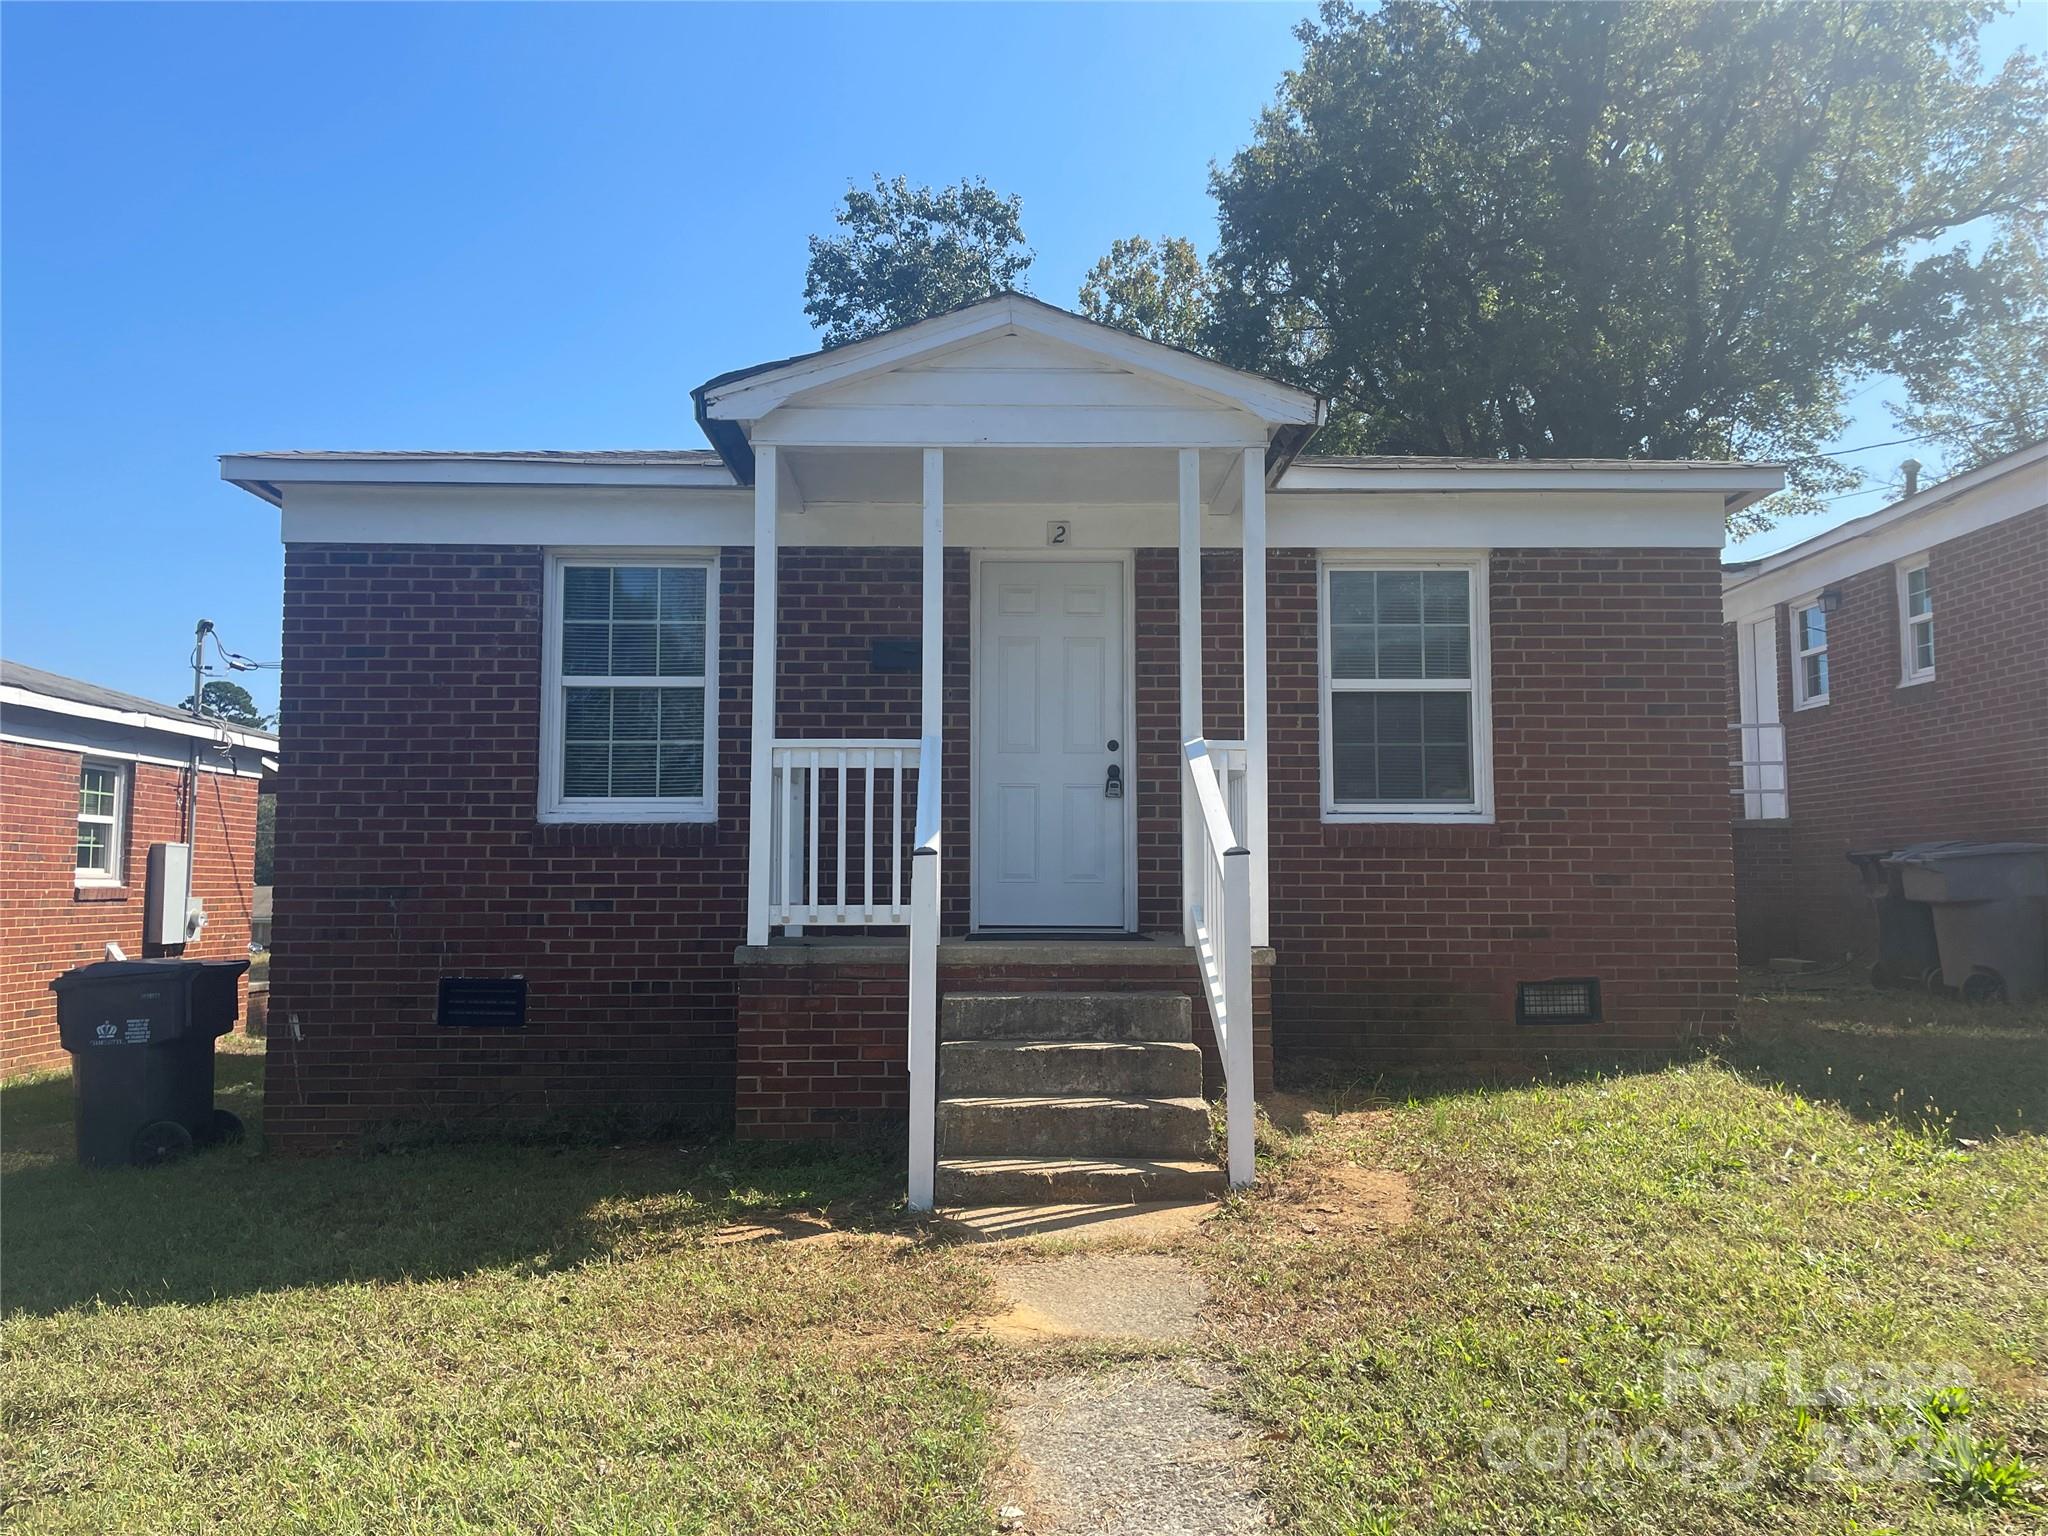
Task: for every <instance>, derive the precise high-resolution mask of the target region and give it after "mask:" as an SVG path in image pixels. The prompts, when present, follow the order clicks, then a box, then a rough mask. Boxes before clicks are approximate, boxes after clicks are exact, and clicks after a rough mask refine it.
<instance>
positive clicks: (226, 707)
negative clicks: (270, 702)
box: [178, 680, 272, 731]
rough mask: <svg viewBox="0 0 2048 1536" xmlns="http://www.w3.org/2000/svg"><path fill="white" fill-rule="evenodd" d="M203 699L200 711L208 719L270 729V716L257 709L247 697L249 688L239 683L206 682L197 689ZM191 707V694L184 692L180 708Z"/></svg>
mask: <svg viewBox="0 0 2048 1536" xmlns="http://www.w3.org/2000/svg"><path fill="white" fill-rule="evenodd" d="M199 697H200V699H201V700H202V701H203V705H202V707H201V709H200V713H201V714H203V715H206V716H207V717H209V718H210V719H214V720H225V721H226V722H227V723H228V724H229V725H246V726H248V727H249V729H251V730H253V731H267V730H269V729H270V722H271V719H272V717H271V716H269V715H266V714H264V713H263V712H262V711H261V710H259V709H257V707H256V701H255V700H254V699H252V698H250V697H249V690H248V689H246V688H244V687H243V686H242V685H241V684H240V683H230V682H227V681H225V680H221V681H215V682H211V683H208V684H207V685H206V686H205V687H203V688H201V689H200V690H199ZM191 707H192V695H191V694H189V693H188V694H186V695H185V698H184V702H183V703H181V704H179V706H178V708H180V709H190V708H191Z"/></svg>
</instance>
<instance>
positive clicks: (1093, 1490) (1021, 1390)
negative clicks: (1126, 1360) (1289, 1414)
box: [998, 1363, 1271, 1536]
mask: <svg viewBox="0 0 2048 1536" xmlns="http://www.w3.org/2000/svg"><path fill="white" fill-rule="evenodd" d="M1223 1382H1224V1377H1223V1376H1222V1374H1221V1373H1220V1372H1218V1371H1216V1369H1215V1368H1214V1367H1213V1366H1197V1365H1194V1364H1191V1363H1177V1364H1160V1363H1145V1364H1138V1365H1127V1366H1120V1367H1117V1368H1115V1369H1110V1370H1101V1371H1077V1372H1070V1373H1066V1374H1062V1375H1058V1376H1049V1377H1045V1378H1043V1379H1041V1380H1038V1381H1033V1382H1027V1383H1024V1384H1023V1385H1021V1386H1019V1387H1018V1388H1017V1389H1016V1393H1015V1396H1014V1397H1013V1399H1012V1401H1011V1403H1010V1406H1009V1408H1008V1409H1007V1411H1006V1412H1005V1415H1004V1417H1005V1420H1006V1422H1007V1423H1008V1425H1009V1428H1010V1432H1011V1434H1012V1435H1014V1436H1015V1437H1016V1442H1017V1449H1018V1459H1019V1466H1018V1469H1017V1470H1016V1471H1015V1473H1014V1474H1013V1476H1012V1481H1011V1483H1010V1486H1009V1488H1008V1489H1007V1490H1006V1491H1004V1492H1002V1493H1000V1494H999V1496H998V1503H999V1504H1005V1505H1015V1506H1017V1507H1018V1508H1021V1509H1022V1510H1023V1511H1024V1518H1023V1520H1022V1521H1021V1522H1019V1523H1017V1524H1015V1525H1013V1526H1011V1527H1010V1528H1011V1529H1014V1530H1018V1531H1024V1532H1029V1533H1031V1536H1250V1533H1253V1532H1263V1531H1266V1530H1269V1529H1270V1528H1271V1527H1270V1525H1269V1523H1268V1520H1267V1518H1266V1509H1265V1504H1264V1502H1263V1500H1262V1499H1261V1497H1260V1494H1259V1490H1258V1484H1257V1480H1256V1475H1255V1473H1254V1471H1253V1468H1252V1465H1251V1461H1250V1457H1251V1442H1252V1438H1253V1434H1254V1432H1253V1431H1251V1430H1249V1429H1247V1428H1246V1427H1245V1426H1244V1425H1243V1424H1241V1423H1239V1422H1238V1421H1237V1420H1235V1419H1233V1418H1231V1417H1230V1416H1229V1415H1227V1414H1225V1413H1222V1412H1220V1411H1218V1410H1217V1409H1216V1408H1215V1406H1214V1395H1215V1392H1216V1389H1217V1388H1218V1387H1219V1386H1221V1385H1223Z"/></svg>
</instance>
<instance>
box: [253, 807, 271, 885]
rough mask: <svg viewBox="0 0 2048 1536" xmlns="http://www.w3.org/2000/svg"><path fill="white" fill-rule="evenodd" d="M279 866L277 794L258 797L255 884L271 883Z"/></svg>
mask: <svg viewBox="0 0 2048 1536" xmlns="http://www.w3.org/2000/svg"><path fill="white" fill-rule="evenodd" d="M276 868H277V796H275V795H258V796H257V797H256V867H255V873H254V874H253V876H252V877H251V883H252V884H255V885H271V884H274V883H275V882H274V881H273V880H272V878H271V876H272V874H273V872H274V871H275V870H276Z"/></svg>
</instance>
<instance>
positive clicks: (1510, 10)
mask: <svg viewBox="0 0 2048 1536" xmlns="http://www.w3.org/2000/svg"><path fill="white" fill-rule="evenodd" d="M1992 13H1993V12H1992V7H1990V6H1989V5H1983V4H1918V5H1854V6H1819V5H1806V4H1799V3H1788V0H1771V3H1761V4H1745V5H1735V4H1727V5H1703V4H1697V3H1693V0H1637V3H1634V4H1630V5H1622V6H1609V5H1587V4H1574V3H1559V0H1547V3H1525V4H1514V5H1484V4H1470V3H1457V0H1444V3H1435V4H1421V3H1413V0H1390V3H1388V4H1386V5H1384V6H1382V7H1381V8H1379V9H1378V10H1377V11H1375V12H1374V13H1373V14H1370V15H1366V14H1362V13H1360V12H1358V11H1355V10H1353V9H1351V8H1349V7H1348V6H1345V5H1343V4H1340V3H1335V0H1331V3H1327V4H1326V5H1325V7H1324V9H1323V11H1322V13H1321V20H1320V22H1310V23H1304V24H1303V25H1302V26H1301V27H1300V28H1299V30H1298V35H1299V37H1300V39H1301V43H1302V47H1303V56H1302V62H1301V66H1300V67H1299V68H1298V69H1296V70H1293V71H1290V72H1289V73H1288V74H1287V75H1286V77H1285V78H1284V80H1283V81H1282V83H1281V87H1280V91H1279V96H1278V99H1277V101H1276V102H1275V103H1274V104H1273V105H1272V106H1271V107H1270V108H1268V109H1267V110H1266V111H1265V113H1264V114H1263V115H1262V116H1261V118H1260V120H1259V124H1258V127H1257V130H1256V133H1255V135H1254V139H1253V142H1252V143H1251V145H1250V146H1249V147H1248V148H1246V149H1244V150H1242V151H1240V152H1239V153H1238V154H1237V155H1236V156H1234V157H1233V158H1232V159H1231V161H1230V162H1229V164H1228V165H1226V166H1223V167H1220V168H1219V169H1217V170H1216V171H1214V172H1213V173H1212V175H1211V190H1212V192H1213V194H1214V196H1215V198H1216V201H1217V209H1218V216H1219V237H1220V238H1219V246H1218V249H1217V252H1216V254H1215V256H1214V258H1213V262H1212V265H1213V267H1214V270H1215V273H1216V276H1217V278H1218V280H1219V288H1218V293H1217V306H1216V320H1215V325H1214V328H1213V330H1212V333H1211V336H1210V338H1209V340H1210V346H1211V349H1212V350H1213V351H1214V352H1215V353H1216V354H1217V355H1219V356H1221V357H1222V358H1223V359H1224V360H1226V361H1229V362H1233V363H1235V364H1238V365H1239V366H1246V367H1254V368H1261V369H1264V370H1266V371H1269V372H1280V373H1284V374H1289V375H1292V376H1294V377H1296V378H1298V379H1300V380H1301V381H1302V382H1303V383H1305V384H1307V385H1309V386H1310V387H1313V388H1315V389H1318V390H1320V391H1321V392H1322V393H1324V394H1326V395H1328V396H1330V397H1331V399H1332V401H1333V415H1334V416H1335V417H1336V420H1335V422H1334V424H1333V426H1332V428H1330V429H1326V431H1325V433H1324V435H1323V437H1322V438H1321V442H1322V443H1323V444H1324V445H1326V446H1334V447H1340V448H1348V449H1352V450H1355V451H1368V452H1415V453H1435V454H1477V455H1489V456H1494V455H1499V456H1508V457H1532V458H1544V457H1556V456H1565V455H1585V456H1616V457H1629V456H1638V455H1640V456H1645V457H1657V458H1682V457H1688V456H1705V457H1719V456H1725V455H1740V456H1746V457H1761V458H1776V459H1783V460H1787V461H1790V465H1791V470H1790V475H1791V480H1792V482H1793V485H1794V486H1795V487H1796V488H1797V490H1798V491H1799V492H1802V493H1804V495H1806V496H1808V497H1811V496H1813V495H1814V494H1816V493H1818V492H1821V491H1824V490H1827V489H1829V488H1832V487H1835V486H1839V485H1842V484H1844V483H1853V477H1852V474H1851V472H1850V471H1847V470H1844V469H1841V468H1839V467H1838V466H1836V465H1834V464H1833V462H1832V461H1830V460H1826V459H1820V458H1816V457H1814V455H1815V453H1816V452H1817V450H1818V448H1819V446H1820V445H1821V444H1822V443H1824V442H1825V441H1826V440H1828V439H1829V438H1830V437H1832V436H1833V435H1834V434H1835V433H1836V432H1838V431H1839V430H1840V428H1841V426H1842V424H1843V422H1844V421H1845V419H1846V418H1845V414H1844V410H1843V406H1844V403H1845V400H1846V398H1847V390H1848V386H1849V385H1850V384H1851V383H1852V382H1853V381H1854V380H1855V379H1857V378H1858V377H1859V376H1861V375H1864V374H1867V373H1870V372H1873V371H1877V370H1880V369H1889V368H1891V367H1893V366H1894V365H1899V366H1903V367H1906V368H1907V369H1908V370H1910V368H1911V361H1910V359H1902V358H1900V357H1899V356H1897V351H1898V349H1897V347H1896V342H1897V340H1898V338H1900V337H1901V336H1903V335H1906V334H1910V333H1911V332H1913V331H1914V330H1915V329H1916V328H1918V327H1922V326H1924V325H1925V324H1926V323H1927V320H1928V316H1929V314H1930V313H1932V308H1930V306H1932V307H1933V308H1939V307H1940V306H1941V305H1943V304H1952V303H1953V301H1954V298H1955V295H1954V293H1953V292H1952V291H1951V292H1947V293H1944V292H1943V282H1942V281H1938V280H1937V279H1942V278H1945V277H1948V276H1952V275H1953V274H1952V273H1951V272H1950V262H1949V261H1948V259H1947V257H1946V254H1945V253H1944V252H1942V251H1940V250H1938V249H1930V242H1939V241H1941V240H1942V239H1943V237H1945V236H1948V235H1951V234H1953V233H1954V232H1955V231H1957V230H1959V229H1960V228H1962V226H1964V225H1966V224H1969V223H1971V222H1972V221H1975V220H1979V219H1986V218H1990V219H1996V220H2011V219H2024V218H2034V217H2038V216H2040V215H2041V214H2042V212H2043V211H2044V208H2048V137H2044V135H2043V133H2042V127H2043V123H2044V121H2048V82H2044V76H2043V73H2042V70H2041V67H2040V64H2039V62H2038V60H2036V59H2034V58H2032V57H2030V56H2027V55H2016V56H2014V57H2013V58H2011V59H2009V60H2007V61H2006V63H2005V64H2004V65H2003V66H2002V67H2001V68H2000V69H1999V70H1998V71H1997V72H1996V73H1995V74H1993V75H1990V76H1986V75H1985V73H1984V71H1983V69H1982V67H1981V65H1980V62H1979V59H1978V55H1977V49H1976V34H1977V32H1978V30H1979V28H1980V27H1981V26H1982V25H1983V23H1984V21H1985V20H1986V19H1987V18H1988V17H1989V16H1990V15H1991V14H1992Z"/></svg>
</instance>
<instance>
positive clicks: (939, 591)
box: [918, 448, 946, 741]
mask: <svg viewBox="0 0 2048 1536" xmlns="http://www.w3.org/2000/svg"><path fill="white" fill-rule="evenodd" d="M923 588H924V631H923V642H922V644H923V651H924V656H923V663H924V681H923V684H922V692H921V694H920V697H921V698H922V699H923V702H924V712H923V715H922V717H921V726H920V729H919V731H918V734H919V735H921V736H929V737H930V738H931V739H932V740H934V741H936V740H938V739H939V737H940V736H941V735H943V734H944V732H945V694H944V689H945V674H946V669H945V666H944V665H943V661H944V654H943V653H944V646H945V634H946V625H945V616H946V450H945V449H943V448H927V449H925V451H924V580H923Z"/></svg>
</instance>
